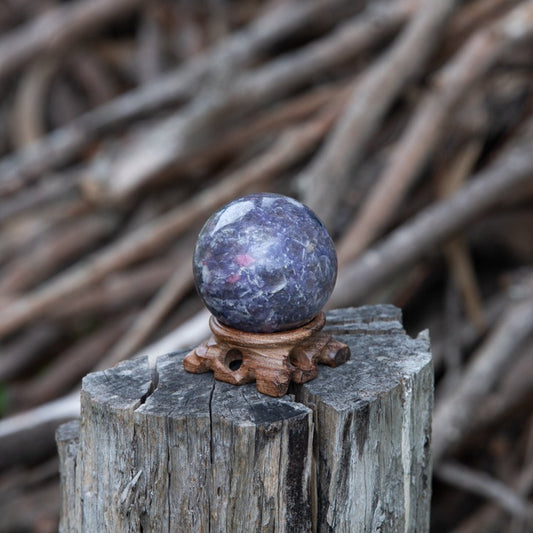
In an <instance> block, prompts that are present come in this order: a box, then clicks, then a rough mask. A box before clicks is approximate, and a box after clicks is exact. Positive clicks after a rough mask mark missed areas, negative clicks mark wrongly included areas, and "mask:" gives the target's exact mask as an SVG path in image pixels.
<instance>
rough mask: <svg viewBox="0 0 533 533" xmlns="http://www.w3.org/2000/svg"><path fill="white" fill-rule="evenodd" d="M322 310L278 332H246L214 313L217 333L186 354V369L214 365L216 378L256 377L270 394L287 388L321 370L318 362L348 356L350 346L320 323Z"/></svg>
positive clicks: (280, 393)
mask: <svg viewBox="0 0 533 533" xmlns="http://www.w3.org/2000/svg"><path fill="white" fill-rule="evenodd" d="M325 323H326V318H325V315H324V313H320V314H318V315H317V316H316V317H315V318H314V319H313V320H312V321H311V322H309V323H308V324H306V325H304V326H302V327H300V328H297V329H294V330H290V331H283V332H278V333H248V332H244V331H239V330H236V329H232V328H229V327H227V326H224V325H223V324H221V323H220V322H219V321H218V320H217V319H216V318H215V317H211V319H210V321H209V326H210V328H211V331H212V333H213V336H212V337H211V338H210V339H209V340H208V341H206V342H204V343H202V344H200V346H198V347H197V348H195V349H194V350H192V351H191V352H190V353H189V354H188V355H187V356H186V357H185V359H184V361H183V366H184V367H185V370H187V372H192V373H195V374H198V373H202V372H207V371H208V370H212V371H213V373H214V376H215V379H218V380H220V381H225V382H226V383H231V384H233V385H243V384H244V383H251V382H253V381H255V382H256V383H257V390H258V391H259V392H261V393H263V394H268V395H269V396H275V397H280V396H283V395H284V394H286V393H287V390H288V388H289V384H290V382H291V381H294V382H295V383H305V382H307V381H309V380H311V379H314V378H316V377H317V375H318V369H317V364H318V363H322V364H325V365H328V366H332V367H336V366H339V365H341V364H343V363H345V362H346V361H347V360H348V359H349V358H350V348H349V347H348V346H347V345H346V344H343V343H341V342H339V341H337V340H335V339H333V338H332V337H331V335H328V334H327V333H325V332H322V331H321V330H322V328H323V327H324V324H325Z"/></svg>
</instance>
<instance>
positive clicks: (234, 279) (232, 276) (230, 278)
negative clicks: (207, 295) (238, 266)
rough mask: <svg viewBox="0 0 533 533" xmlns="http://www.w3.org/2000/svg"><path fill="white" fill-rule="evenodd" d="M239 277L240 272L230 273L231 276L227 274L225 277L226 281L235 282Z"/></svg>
mask: <svg viewBox="0 0 533 533" xmlns="http://www.w3.org/2000/svg"><path fill="white" fill-rule="evenodd" d="M240 279H241V275H240V274H232V275H231V276H228V277H227V278H226V281H227V282H228V283H237V281H239V280H240Z"/></svg>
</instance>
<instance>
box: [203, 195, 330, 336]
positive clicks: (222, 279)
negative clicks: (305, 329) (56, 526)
mask: <svg viewBox="0 0 533 533" xmlns="http://www.w3.org/2000/svg"><path fill="white" fill-rule="evenodd" d="M193 267H194V279H195V284H196V288H197V290H198V292H199V294H200V296H201V297H202V299H203V301H204V303H205V305H206V306H207V308H208V309H209V310H210V311H211V313H212V314H213V315H214V316H215V317H216V318H217V319H218V320H219V321H220V322H222V323H223V324H225V325H226V326H229V327H232V328H235V329H239V330H241V331H248V332H255V333H266V332H275V331H284V330H289V329H294V328H297V327H299V326H301V325H303V324H305V323H307V322H309V321H310V320H311V319H313V318H314V317H315V316H316V314H317V313H318V312H319V311H320V310H321V309H322V307H323V306H324V304H325V303H326V301H327V299H328V298H329V296H330V295H331V292H332V291H333V287H334V285H335V279H336V276H337V256H336V254H335V248H334V246H333V242H332V240H331V238H330V236H329V235H328V233H327V231H326V228H325V227H324V226H323V224H322V223H321V222H320V221H319V220H318V218H317V217H316V216H315V214H314V213H313V212H312V211H311V210H310V209H309V208H307V207H305V206H304V205H303V204H301V203H299V202H297V201H296V200H294V199H292V198H289V197H287V196H282V195H279V194H270V193H259V194H251V195H248V196H244V197H242V198H239V199H238V200H235V201H233V202H231V203H229V204H227V205H226V206H224V207H222V208H221V209H220V210H218V211H217V212H216V213H214V214H213V215H212V216H211V217H210V218H209V220H208V221H207V222H206V223H205V225H204V227H203V229H202V231H201V232H200V235H199V237H198V241H197V244H196V249H195V252H194V265H193Z"/></svg>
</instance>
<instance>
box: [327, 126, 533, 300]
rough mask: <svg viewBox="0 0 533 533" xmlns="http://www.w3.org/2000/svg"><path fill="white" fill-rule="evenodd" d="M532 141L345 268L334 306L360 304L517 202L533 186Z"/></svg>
mask: <svg viewBox="0 0 533 533" xmlns="http://www.w3.org/2000/svg"><path fill="white" fill-rule="evenodd" d="M529 128H531V124H530V125H529ZM530 142H531V132H529V134H527V135H525V137H524V138H522V139H521V140H520V141H519V142H517V144H516V145H515V146H512V147H510V148H509V149H508V150H507V151H506V152H505V153H504V154H502V155H501V156H500V157H499V158H498V159H497V160H496V161H495V162H494V163H493V164H492V165H491V166H490V167H489V168H487V169H486V170H483V171H481V172H479V173H478V174H476V175H475V176H474V178H473V179H472V180H471V181H470V182H469V183H468V184H467V185H466V186H465V187H463V188H462V189H461V190H460V191H459V192H457V193H456V194H455V195H454V196H453V197H451V198H450V199H449V200H444V201H441V202H438V203H437V204H436V205H433V206H430V207H428V208H426V209H425V210H423V211H422V212H420V213H419V214H418V215H417V216H416V217H414V219H413V220H412V221H410V222H407V223H405V224H404V225H403V226H401V227H399V228H398V229H397V230H395V231H394V232H392V233H391V234H390V235H389V236H388V237H387V238H386V239H384V240H383V242H381V243H378V244H377V245H376V246H374V247H373V248H371V249H369V250H368V251H367V252H365V253H364V254H363V255H362V256H361V257H360V258H359V259H357V260H356V261H355V262H354V263H352V264H350V265H346V266H345V267H344V268H343V269H341V270H340V271H339V278H338V281H337V285H336V289H335V291H334V292H333V295H332V298H331V300H330V305H332V306H334V307H341V306H344V305H353V304H354V303H357V302H361V300H362V299H363V298H365V297H366V296H368V295H369V294H371V293H372V291H374V290H376V288H377V287H378V286H379V285H380V284H381V283H383V282H386V281H387V280H388V279H390V277H391V276H393V275H394V274H396V273H398V272H400V271H401V270H402V269H404V268H406V267H408V266H410V265H412V264H413V263H414V262H416V261H417V259H419V258H420V257H422V256H423V255H424V254H425V253H427V252H429V251H431V250H433V249H435V247H437V246H438V245H439V244H440V243H442V242H443V241H445V240H447V239H448V238H449V237H450V236H452V235H453V234H454V233H456V232H458V231H460V230H461V229H462V228H464V227H465V225H466V224H468V223H469V222H471V221H473V220H475V219H476V218H478V217H479V216H480V215H481V214H482V213H484V212H485V211H487V210H488V209H490V208H491V207H493V206H495V205H497V204H498V203H499V201H500V199H501V198H502V197H503V196H504V195H505V196H507V197H512V195H513V193H516V191H517V190H520V189H522V190H523V188H524V187H526V186H528V185H529V183H530V181H531V169H532V168H533V152H532V151H531V149H530Z"/></svg>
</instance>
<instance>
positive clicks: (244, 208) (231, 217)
mask: <svg viewBox="0 0 533 533" xmlns="http://www.w3.org/2000/svg"><path fill="white" fill-rule="evenodd" d="M253 208H254V203H253V202H239V203H235V204H230V205H228V207H227V208H226V209H224V211H222V213H220V215H219V217H218V220H217V224H216V226H215V228H214V229H213V233H215V232H216V231H219V230H221V229H222V228H223V227H224V226H227V225H228V224H231V223H232V222H235V221H237V220H239V219H240V218H242V217H244V215H246V213H248V211H251V210H252V209H253Z"/></svg>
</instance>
